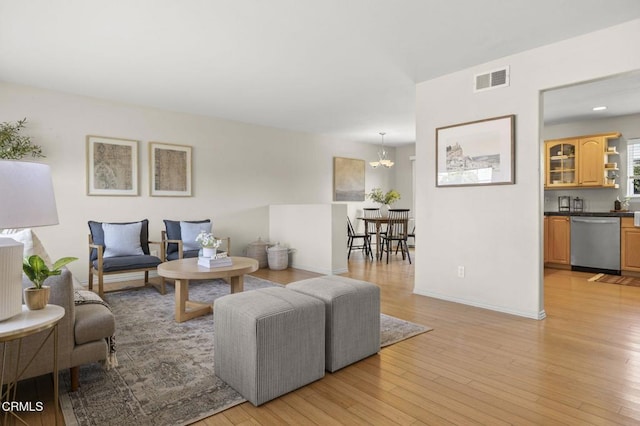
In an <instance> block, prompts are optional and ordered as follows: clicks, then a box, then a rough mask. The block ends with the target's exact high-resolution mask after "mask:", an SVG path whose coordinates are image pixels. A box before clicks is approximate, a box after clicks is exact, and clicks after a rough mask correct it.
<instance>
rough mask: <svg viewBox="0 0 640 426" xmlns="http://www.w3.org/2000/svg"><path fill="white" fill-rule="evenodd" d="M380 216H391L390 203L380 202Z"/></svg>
mask: <svg viewBox="0 0 640 426" xmlns="http://www.w3.org/2000/svg"><path fill="white" fill-rule="evenodd" d="M380 216H382V217H387V216H389V205H388V204H380Z"/></svg>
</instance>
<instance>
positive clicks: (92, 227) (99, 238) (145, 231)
mask: <svg viewBox="0 0 640 426" xmlns="http://www.w3.org/2000/svg"><path fill="white" fill-rule="evenodd" d="M137 222H141V223H142V226H141V227H140V246H141V247H142V251H143V252H144V254H149V220H148V219H144V220H140V221H137ZM109 223H112V224H113V225H128V224H131V223H136V222H109ZM179 224H180V222H178V225H179ZM89 231H90V232H91V239H92V240H93V244H99V245H101V246H102V247H103V248H104V232H103V231H102V222H95V221H93V220H90V221H89ZM97 258H98V250H96V249H92V250H91V260H96V259H97Z"/></svg>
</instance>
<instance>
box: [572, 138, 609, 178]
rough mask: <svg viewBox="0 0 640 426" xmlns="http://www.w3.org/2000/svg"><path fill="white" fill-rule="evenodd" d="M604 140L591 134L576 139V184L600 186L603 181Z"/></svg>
mask: <svg viewBox="0 0 640 426" xmlns="http://www.w3.org/2000/svg"><path fill="white" fill-rule="evenodd" d="M605 145H606V144H605V140H604V138H603V137H596V136H591V137H587V138H583V139H580V140H579V141H578V152H579V153H580V155H579V156H578V184H579V185H582V186H602V184H603V183H604V163H605V156H604V151H605V149H606V148H605Z"/></svg>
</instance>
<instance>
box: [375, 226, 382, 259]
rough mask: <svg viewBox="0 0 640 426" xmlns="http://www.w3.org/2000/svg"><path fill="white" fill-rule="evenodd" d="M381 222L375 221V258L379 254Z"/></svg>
mask: <svg viewBox="0 0 640 426" xmlns="http://www.w3.org/2000/svg"><path fill="white" fill-rule="evenodd" d="M381 226H382V223H380V222H379V221H376V260H377V259H378V257H379V256H380V227H381Z"/></svg>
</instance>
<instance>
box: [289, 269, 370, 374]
mask: <svg viewBox="0 0 640 426" xmlns="http://www.w3.org/2000/svg"><path fill="white" fill-rule="evenodd" d="M287 289H290V290H294V291H296V292H300V293H302V294H306V295H309V296H313V297H315V298H317V299H318V300H322V302H323V303H324V304H325V307H326V329H325V344H326V353H325V363H326V369H327V370H328V371H331V372H333V371H336V370H339V369H340V368H342V367H345V366H347V365H349V364H351V363H354V362H356V361H359V360H361V359H363V358H366V357H368V356H370V355H373V354H375V353H377V352H378V351H379V350H380V288H379V287H378V286H376V285H374V284H371V283H368V282H366V281H359V280H354V279H352V278H346V277H339V276H336V275H328V276H325V277H318V278H310V279H307V280H302V281H297V282H294V283H291V284H289V285H288V286H287Z"/></svg>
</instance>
